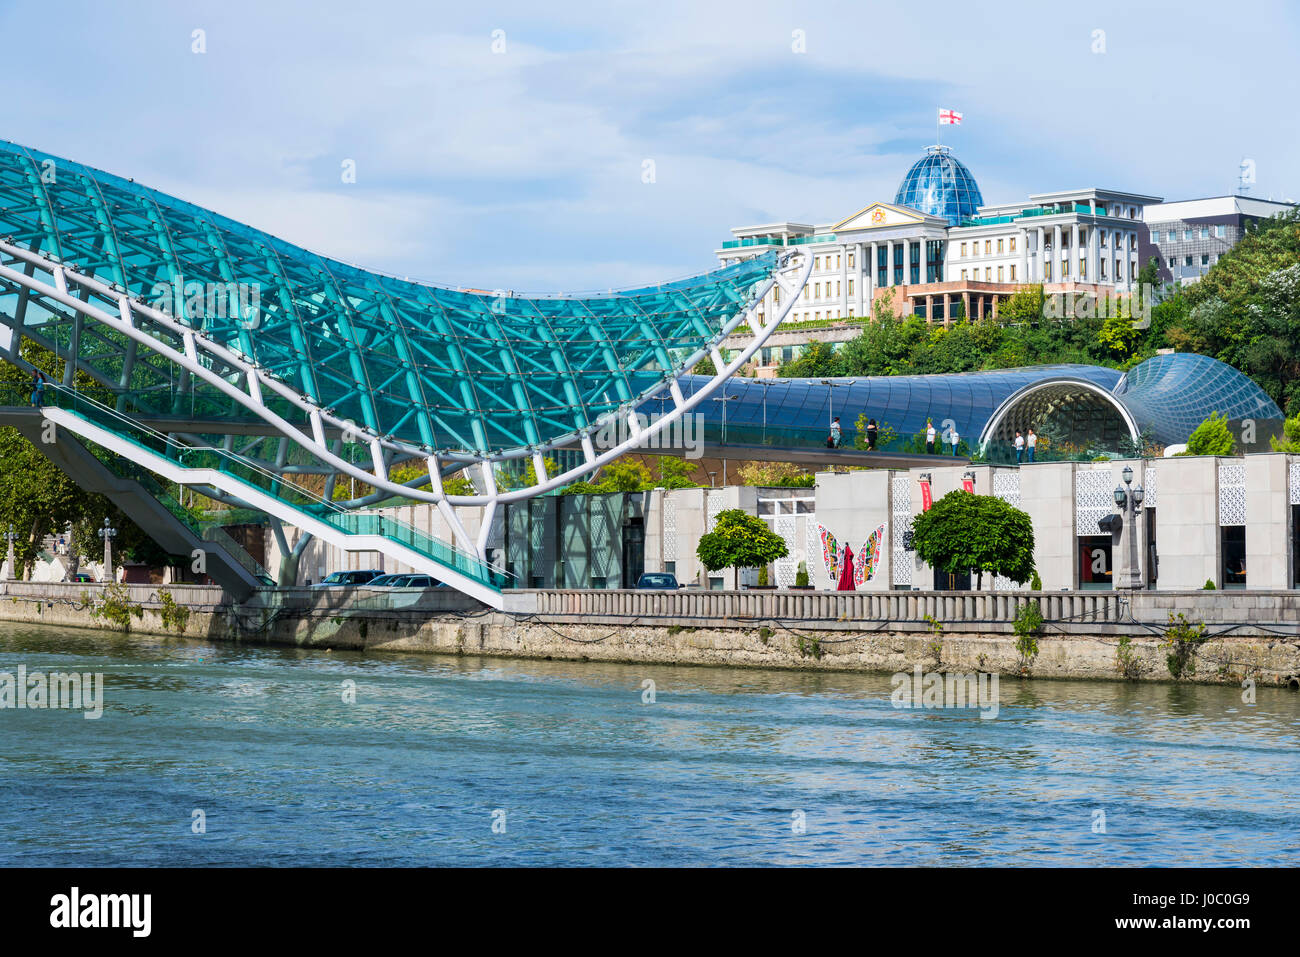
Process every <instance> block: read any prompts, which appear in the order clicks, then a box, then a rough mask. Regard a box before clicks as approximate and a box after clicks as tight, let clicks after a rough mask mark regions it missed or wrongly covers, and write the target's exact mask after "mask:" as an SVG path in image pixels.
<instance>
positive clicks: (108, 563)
mask: <svg viewBox="0 0 1300 957" xmlns="http://www.w3.org/2000/svg"><path fill="white" fill-rule="evenodd" d="M99 537H100V538H102V539H103V540H104V581H106V582H111V581H112V580H113V539H114V538H116V537H117V529H116V528H114V527H113V526H112V524H111V523H110V522H109V520H108V519H107V518H105V519H104V527H103V528H101V529H100V530H99Z"/></svg>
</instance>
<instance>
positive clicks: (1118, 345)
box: [1097, 315, 1142, 359]
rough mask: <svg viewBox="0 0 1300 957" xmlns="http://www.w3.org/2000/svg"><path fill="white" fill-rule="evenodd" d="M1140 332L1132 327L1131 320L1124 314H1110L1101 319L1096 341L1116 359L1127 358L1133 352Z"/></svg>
mask: <svg viewBox="0 0 1300 957" xmlns="http://www.w3.org/2000/svg"><path fill="white" fill-rule="evenodd" d="M1141 336H1142V334H1141V332H1140V331H1139V330H1137V329H1135V328H1133V320H1132V319H1131V318H1129V317H1128V316H1125V315H1115V316H1110V317H1108V318H1107V319H1105V320H1103V321H1102V324H1101V329H1100V330H1099V331H1098V332H1097V341H1098V342H1100V343H1101V344H1102V345H1103V346H1105V347H1106V349H1108V350H1109V351H1110V353H1111V355H1112V356H1114V357H1115V358H1116V359H1127V358H1128V357H1129V356H1131V355H1132V354H1133V348H1134V346H1136V345H1137V342H1138V340H1139V339H1140V338H1141Z"/></svg>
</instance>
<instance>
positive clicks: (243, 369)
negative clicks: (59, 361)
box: [0, 240, 813, 558]
mask: <svg viewBox="0 0 1300 957" xmlns="http://www.w3.org/2000/svg"><path fill="white" fill-rule="evenodd" d="M0 252H2V253H4V254H5V255H7V256H9V257H12V258H13V259H16V260H21V261H22V262H24V263H26V264H27V266H26V268H25V269H23V270H18V269H14V268H11V267H10V266H6V265H0V277H3V278H4V279H6V280H8V281H9V282H11V283H13V284H14V285H15V286H16V287H18V288H19V289H21V290H23V291H25V292H26V293H27V294H28V295H29V296H30V295H32V294H35V295H38V296H41V297H45V298H47V299H49V300H51V301H54V302H58V303H60V304H61V305H63V306H64V307H66V308H68V309H71V310H74V311H75V314H77V315H81V316H85V317H86V318H87V319H90V320H92V321H94V322H97V323H100V324H102V325H104V326H106V327H108V328H110V329H113V330H115V331H116V332H118V333H120V334H121V335H122V336H123V337H125V339H126V341H127V343H128V344H129V345H130V346H132V347H134V349H136V350H138V349H139V347H144V348H146V349H148V350H150V351H152V352H154V353H156V354H157V355H159V356H161V357H162V358H164V359H166V360H167V361H169V362H171V363H173V364H174V365H176V366H177V367H178V368H180V369H181V370H182V371H183V373H184V374H188V375H190V376H194V377H197V378H198V379H201V380H202V381H204V382H205V383H207V384H208V385H210V386H212V387H213V388H215V389H217V390H219V391H220V392H222V393H223V394H224V395H226V396H228V397H229V398H231V399H233V400H234V401H235V402H237V403H239V404H240V405H241V406H242V407H243V408H245V409H247V410H249V411H250V412H252V413H254V414H255V415H256V416H258V417H259V418H260V419H262V420H263V421H264V422H266V423H267V424H268V425H270V426H271V427H272V428H273V429H274V430H275V432H276V433H278V434H279V435H280V436H282V437H283V438H287V439H289V440H290V441H292V442H294V443H295V444H297V445H299V446H300V447H302V448H303V449H305V450H307V451H308V452H310V453H311V454H312V455H314V456H315V457H316V458H317V459H319V460H320V461H321V462H322V463H323V464H325V465H327V466H329V467H331V468H334V469H336V470H337V471H338V472H339V473H341V474H345V475H349V476H351V477H352V478H355V479H358V480H360V481H362V482H365V483H366V484H368V485H370V486H372V487H373V488H375V489H376V490H377V491H382V492H387V493H389V494H391V495H397V496H401V497H404V498H408V499H413V500H416V501H423V502H430V503H433V504H435V505H437V506H439V508H440V511H442V512H443V514H444V515H446V514H447V512H449V511H451V509H450V508H445V506H452V507H454V506H485V507H487V506H490V507H491V510H492V511H495V507H496V505H498V504H503V503H507V502H512V501H518V500H522V499H526V498H530V497H532V496H535V495H540V494H543V493H545V492H548V491H551V490H553V489H556V488H560V487H562V486H564V485H567V484H569V483H571V482H573V481H576V480H577V479H580V478H582V477H583V476H584V475H587V474H589V473H591V472H593V471H595V470H596V469H598V468H600V467H601V466H603V465H605V464H607V463H609V462H611V461H613V460H614V459H616V458H618V457H619V456H621V455H623V454H625V453H627V452H629V451H632V450H635V449H637V448H639V447H642V446H643V445H644V444H645V443H646V442H647V441H648V440H649V439H651V438H653V437H655V436H657V435H658V434H659V433H661V432H663V431H666V430H668V429H670V428H671V427H672V426H673V425H674V424H675V423H676V422H677V421H678V420H680V419H681V418H682V417H683V416H685V415H686V414H688V413H690V412H691V411H692V410H694V409H695V408H696V407H697V406H699V405H700V404H701V403H702V402H704V401H706V400H707V399H709V398H710V397H711V396H712V394H713V393H714V392H715V391H716V390H717V389H718V388H720V387H721V386H722V384H723V383H724V382H726V381H727V379H729V378H730V377H731V376H732V375H733V374H734V373H735V372H737V371H738V370H739V369H740V368H741V367H742V366H743V365H744V364H745V363H746V362H748V361H749V359H750V358H751V357H752V356H753V355H754V353H756V352H757V351H758V350H759V349H760V348H761V347H762V346H763V345H764V343H766V341H767V340H768V338H769V337H770V336H771V335H772V333H773V332H774V331H775V330H776V328H777V326H778V325H779V324H780V323H781V322H782V321H783V320H784V319H785V317H786V316H787V315H788V314H789V312H790V309H791V307H792V305H793V303H794V300H795V298H796V296H797V294H798V292H799V291H800V290H801V289H802V288H803V286H804V285H805V283H806V282H807V281H808V277H809V275H810V274H811V272H812V265H813V262H812V257H811V256H808V255H807V254H805V253H803V252H802V251H800V252H792V253H787V254H786V255H785V257H784V258H783V259H782V261H781V262H780V264H779V265H778V267H777V269H776V270H775V271H774V272H773V274H772V276H771V277H770V278H769V279H768V281H767V282H766V283H764V284H762V285H761V286H760V287H759V289H758V290H757V291H756V292H755V294H754V295H753V298H751V300H750V301H749V302H748V303H747V304H746V306H745V308H743V309H741V310H740V311H738V312H737V314H736V315H735V316H734V317H733V318H732V319H731V320H730V321H729V322H727V323H726V324H725V325H724V326H723V327H722V328H721V329H720V330H719V331H718V332H717V333H716V334H715V335H714V336H713V337H712V339H711V340H710V342H709V343H708V344H707V346H706V347H704V348H701V349H700V350H698V351H697V352H696V353H695V354H694V355H692V356H691V357H690V358H688V359H687V360H686V361H685V362H684V363H683V365H682V368H680V369H674V370H672V372H671V373H670V377H669V378H668V388H669V392H670V394H671V396H672V401H673V408H672V409H671V411H670V412H668V413H667V414H666V415H664V416H662V417H659V418H656V419H654V420H653V421H652V422H650V423H648V425H647V426H646V427H645V428H642V429H636V430H634V434H631V435H629V436H628V437H627V438H626V439H624V440H623V441H621V442H619V443H617V444H615V445H614V446H613V447H611V448H609V449H607V450H604V451H598V450H597V449H596V448H595V446H594V444H593V442H592V436H593V435H594V434H596V433H598V432H600V431H601V430H602V429H603V428H604V427H606V426H607V425H608V424H609V423H610V422H613V421H618V420H619V419H620V418H621V419H624V420H626V419H628V418H629V417H632V413H633V412H634V410H635V406H636V403H637V402H639V401H640V399H641V398H643V397H633V399H631V400H630V401H628V402H625V403H624V404H623V405H622V406H621V407H620V408H617V409H614V410H611V411H610V412H609V413H606V414H605V415H603V416H601V417H600V418H599V419H597V421H596V422H595V423H593V424H591V426H590V427H589V428H588V429H587V430H585V431H583V432H581V433H576V434H574V433H571V434H568V435H563V436H560V437H558V438H555V439H552V440H550V441H548V442H546V443H543V444H539V445H536V446H534V447H530V448H519V449H512V450H507V451H502V452H497V453H490V454H485V455H476V454H474V453H468V452H459V451H442V452H439V451H437V450H430V449H428V448H422V447H419V446H416V445H412V444H409V443H406V442H401V441H398V440H395V439H393V438H392V437H390V436H383V435H378V434H376V433H375V432H373V431H372V430H369V429H366V428H363V427H360V426H358V425H357V424H356V423H353V422H351V421H349V420H344V419H340V418H339V417H338V416H336V415H335V414H334V413H333V412H332V411H331V410H330V409H327V408H322V407H320V406H319V405H317V404H316V403H315V402H314V401H312V400H311V399H310V398H308V397H306V396H303V395H300V394H299V393H298V392H297V391H296V390H294V389H293V388H291V387H289V386H288V385H286V384H285V383H283V382H282V381H280V380H279V379H277V378H274V377H272V376H271V375H269V374H268V373H267V372H266V371H265V370H263V369H261V368H260V367H259V366H258V365H257V363H256V362H254V361H253V360H251V359H249V358H248V357H247V356H245V355H243V354H242V353H240V352H239V351H237V350H232V349H229V348H227V347H225V346H223V345H221V344H220V343H217V342H215V341H213V340H212V339H209V338H208V337H207V336H206V335H204V333H203V332H202V331H200V330H195V329H193V328H191V327H190V326H188V325H186V324H185V323H183V322H181V321H178V320H177V319H176V318H175V317H173V316H170V315H168V314H166V313H164V312H162V311H160V310H157V309H154V308H153V307H151V306H149V305H147V304H146V303H143V302H140V301H138V300H132V299H131V298H130V296H128V295H127V294H126V293H125V292H124V291H122V290H121V289H120V288H118V287H116V286H115V285H110V284H107V283H104V282H102V281H100V280H98V279H95V278H93V277H90V276H85V275H83V274H81V273H79V272H78V271H76V270H75V269H74V268H73V267H72V266H70V265H64V264H62V263H59V262H57V261H55V260H52V259H50V258H48V257H45V256H42V255H40V254H38V253H34V252H32V251H30V250H27V249H24V248H22V247H19V246H15V245H14V244H12V243H11V242H9V241H7V240H5V241H0ZM35 270H42V271H44V272H46V273H48V274H49V275H50V276H51V277H52V282H47V281H45V280H44V279H39V278H37V277H36V276H35V275H32V274H31V273H32V272H34V271H35ZM773 286H779V287H780V288H781V289H782V290H784V292H785V293H786V295H785V296H784V299H783V306H782V307H781V308H780V310H779V311H778V312H777V315H775V316H774V317H771V318H770V319H769V321H767V322H764V321H762V317H761V315H760V311H759V310H760V309H761V306H762V303H763V300H764V297H765V296H766V295H767V293H768V292H769V291H770V290H771V289H772V288H773ZM74 288H75V292H79V293H80V296H78V295H75V294H74ZM91 296H96V297H99V298H101V299H105V300H108V301H110V302H112V303H113V305H114V307H113V309H112V310H111V311H108V310H106V309H101V308H100V307H99V306H97V305H94V304H92V303H91V302H88V301H87V299H89V298H90V297H91ZM82 297H85V298H82ZM137 316H139V317H143V318H147V319H148V320H149V321H150V322H151V323H154V324H156V325H157V326H159V327H161V328H163V329H165V330H167V331H168V332H170V333H171V334H173V335H175V336H177V337H178V338H179V339H180V340H181V342H182V344H183V348H182V349H176V348H173V347H172V346H170V345H168V344H166V343H164V342H161V341H160V340H159V339H158V338H156V337H155V336H153V335H150V334H149V333H148V332H147V331H144V330H142V329H141V328H140V327H139V322H137V321H136V317H137ZM745 322H747V323H748V324H749V326H750V328H751V329H752V330H753V332H754V336H753V338H752V339H751V340H750V343H749V345H748V346H747V347H746V348H745V349H744V350H742V351H740V352H739V353H738V354H737V355H736V356H735V357H733V358H732V360H731V361H730V362H729V363H726V364H722V363H721V361H720V354H719V352H718V348H719V345H720V343H721V342H722V341H723V340H725V339H726V338H727V336H729V335H730V334H731V332H732V331H733V330H734V329H736V328H737V327H738V326H739V325H740V324H741V323H745ZM20 331H21V330H19V329H17V328H15V329H14V330H13V332H14V334H15V335H17V334H18V333H19V332H20ZM16 348H17V346H16V344H15V345H14V349H16ZM200 354H202V355H204V356H207V357H210V358H211V359H213V360H216V361H218V362H220V363H221V364H223V365H225V366H227V367H229V368H231V369H235V370H238V371H239V372H240V373H241V374H242V375H243V376H244V382H245V383H246V388H240V387H239V386H238V385H237V384H233V383H231V382H230V381H229V380H228V379H227V378H226V377H224V376H222V375H220V374H218V373H216V372H214V371H213V370H212V369H210V368H209V367H208V366H207V365H205V364H204V362H203V361H202V359H201V356H200ZM710 355H711V356H712V357H713V358H714V363H715V374H714V376H713V377H711V378H710V380H709V381H708V383H707V384H705V385H704V386H703V387H701V388H699V389H696V390H695V391H694V393H693V394H692V395H691V396H689V397H687V396H685V395H683V393H682V391H681V388H680V387H679V386H678V383H677V381H676V376H678V375H681V374H684V373H685V372H688V371H689V370H690V369H691V368H693V367H694V366H695V365H696V364H697V363H699V362H700V361H701V360H702V359H703V358H705V356H710ZM263 390H269V391H270V392H273V393H275V394H276V395H278V396H279V397H280V398H282V399H284V400H285V401H286V402H288V403H289V404H291V405H293V406H294V407H296V408H298V409H299V410H301V411H302V413H303V417H304V419H305V420H306V421H307V422H308V423H309V428H308V430H307V431H305V432H304V431H303V430H302V429H299V428H297V427H296V426H295V425H293V424H292V423H290V422H288V421H287V420H285V419H284V418H282V417H281V416H280V415H278V414H277V413H275V412H274V411H273V410H271V409H270V408H268V407H267V406H266V404H265V401H264V393H263ZM326 426H330V427H332V428H334V429H336V430H338V431H340V432H343V433H344V434H349V433H350V434H352V435H354V436H357V437H358V438H359V440H360V441H362V442H363V443H364V444H368V445H369V446H370V448H371V450H372V456H371V458H372V461H373V463H374V470H373V471H369V470H366V469H364V468H362V467H360V466H358V465H355V464H353V463H351V462H348V461H347V460H345V459H344V458H342V457H340V456H339V455H337V454H335V453H334V452H333V451H332V450H331V449H330V448H329V447H328V444H327V442H326V441H325V438H326V436H325V427H326ZM620 431H621V430H620ZM575 438H576V439H577V440H578V443H579V444H580V447H581V448H582V450H583V453H584V455H583V461H582V462H581V463H580V464H579V465H577V466H576V467H574V468H571V469H569V470H568V471H565V472H562V473H559V474H557V475H554V476H547V475H546V470H545V468H544V467H543V468H540V469H537V477H538V482H537V483H536V484H534V485H531V486H527V487H524V488H520V489H514V490H511V491H501V490H499V489H497V488H496V487H495V483H494V482H488V487H487V489H486V491H485V492H484V493H482V494H474V495H447V494H445V492H444V491H443V489H442V487H441V482H438V483H431V486H430V488H429V489H428V490H427V491H426V490H424V489H422V488H415V487H411V486H408V485H402V484H397V483H394V482H392V481H391V480H390V479H389V478H388V477H387V474H386V471H387V470H386V468H385V465H384V453H385V452H387V453H388V454H389V455H390V457H391V455H392V454H393V453H397V454H400V455H401V456H410V457H418V458H422V459H425V460H427V461H428V462H429V463H430V472H431V473H432V472H434V471H441V470H442V469H444V468H447V469H458V468H463V467H466V466H470V465H481V466H483V472H484V474H485V476H486V475H490V474H491V472H492V468H491V466H492V465H493V464H494V463H497V462H503V461H510V460H514V459H519V458H524V457H530V458H532V459H533V461H534V463H535V464H536V463H537V461H538V460H539V459H541V458H542V456H543V454H544V453H545V452H547V451H551V450H553V449H556V448H559V447H567V446H569V445H571V444H572V443H573V441H574V439H575ZM141 464H143V463H141ZM452 514H454V512H452ZM453 528H455V529H456V530H457V534H458V535H460V534H463V533H464V528H463V525H462V524H461V523H460V522H459V521H456V522H455V523H454V524H453ZM464 541H465V544H466V545H467V547H471V548H473V549H474V550H475V551H476V552H477V553H478V554H479V556H480V558H483V557H484V556H483V548H482V546H483V544H484V542H485V541H486V536H480V538H479V539H478V540H474V541H470V540H469V537H468V536H467V535H466V536H465V539H464Z"/></svg>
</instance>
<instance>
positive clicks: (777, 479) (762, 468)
mask: <svg viewBox="0 0 1300 957" xmlns="http://www.w3.org/2000/svg"><path fill="white" fill-rule="evenodd" d="M736 472H737V474H738V475H739V476H740V481H741V483H742V484H744V485H760V486H767V487H768V488H812V487H813V485H814V484H815V482H816V477H815V476H813V475H811V474H809V473H807V472H805V471H804V470H803V469H801V468H800V467H799V466H797V465H792V464H791V463H789V462H746V463H745V464H744V465H742V466H741V467H740V468H739V469H737V470H736Z"/></svg>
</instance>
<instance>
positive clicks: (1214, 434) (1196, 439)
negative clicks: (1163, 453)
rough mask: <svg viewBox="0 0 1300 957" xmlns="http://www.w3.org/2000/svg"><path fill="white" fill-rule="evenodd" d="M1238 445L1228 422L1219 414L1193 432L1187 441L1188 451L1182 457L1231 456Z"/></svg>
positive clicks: (1212, 413) (1213, 415)
mask: <svg viewBox="0 0 1300 957" xmlns="http://www.w3.org/2000/svg"><path fill="white" fill-rule="evenodd" d="M1236 448H1237V443H1236V441H1235V440H1234V439H1233V437H1232V431H1231V430H1230V429H1229V428H1228V420H1227V418H1225V417H1224V416H1222V415H1219V413H1217V412H1211V413H1210V417H1209V418H1207V419H1206V420H1205V421H1204V422H1202V423H1201V424H1200V425H1198V426H1197V427H1196V428H1195V429H1193V430H1192V434H1191V435H1190V436H1188V439H1187V451H1185V452H1180V453H1179V454H1180V455H1231V454H1232V453H1233V452H1234V451H1236Z"/></svg>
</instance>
